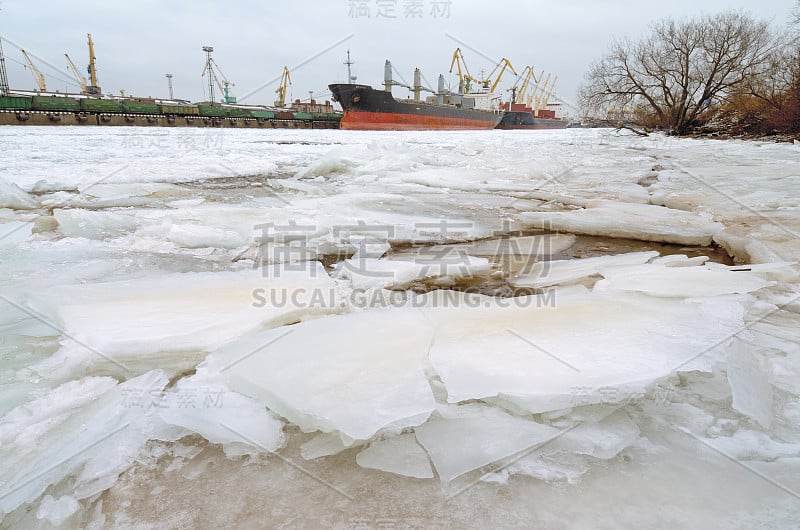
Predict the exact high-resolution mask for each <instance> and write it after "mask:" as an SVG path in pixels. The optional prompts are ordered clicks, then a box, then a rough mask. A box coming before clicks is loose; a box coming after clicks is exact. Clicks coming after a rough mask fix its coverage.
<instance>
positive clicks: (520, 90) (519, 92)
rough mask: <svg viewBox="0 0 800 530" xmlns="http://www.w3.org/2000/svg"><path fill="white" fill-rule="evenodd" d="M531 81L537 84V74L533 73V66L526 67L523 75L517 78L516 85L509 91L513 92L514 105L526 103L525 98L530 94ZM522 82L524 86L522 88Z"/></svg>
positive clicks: (512, 100)
mask: <svg viewBox="0 0 800 530" xmlns="http://www.w3.org/2000/svg"><path fill="white" fill-rule="evenodd" d="M531 80H533V82H536V74H535V73H534V71H533V67H532V66H526V67H525V68H524V69H523V70H522V73H521V74H519V76H517V81H516V82H515V83H514V85H513V86H512V87H511V88H510V89H509V90H510V91H511V94H512V96H511V102H512V103H523V102H524V101H525V96H526V95H527V93H528V88H529V87H530V84H531ZM520 82H522V85H521V86H520Z"/></svg>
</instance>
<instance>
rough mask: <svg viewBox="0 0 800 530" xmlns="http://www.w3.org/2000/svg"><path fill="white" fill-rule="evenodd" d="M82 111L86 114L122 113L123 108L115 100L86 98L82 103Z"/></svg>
mask: <svg viewBox="0 0 800 530" xmlns="http://www.w3.org/2000/svg"><path fill="white" fill-rule="evenodd" d="M80 106H81V110H83V111H86V112H122V110H123V109H122V106H121V105H120V104H119V102H117V101H115V100H113V99H97V98H84V99H82V100H81V101H80Z"/></svg>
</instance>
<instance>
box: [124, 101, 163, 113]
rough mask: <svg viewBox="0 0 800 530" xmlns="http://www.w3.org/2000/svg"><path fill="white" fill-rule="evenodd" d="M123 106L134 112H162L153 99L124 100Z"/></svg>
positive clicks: (126, 109) (127, 110)
mask: <svg viewBox="0 0 800 530" xmlns="http://www.w3.org/2000/svg"><path fill="white" fill-rule="evenodd" d="M122 108H123V109H125V111H126V112H130V113H132V114H160V113H161V111H160V110H159V109H158V105H156V104H155V103H153V102H152V101H123V102H122Z"/></svg>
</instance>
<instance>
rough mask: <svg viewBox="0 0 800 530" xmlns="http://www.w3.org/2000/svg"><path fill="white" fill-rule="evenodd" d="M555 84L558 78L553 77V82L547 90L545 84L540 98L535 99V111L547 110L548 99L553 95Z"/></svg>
mask: <svg viewBox="0 0 800 530" xmlns="http://www.w3.org/2000/svg"><path fill="white" fill-rule="evenodd" d="M547 78H548V79H550V76H547ZM557 82H558V76H555V78H554V79H553V82H552V83H551V84H550V85H549V88H548V84H547V83H546V82H545V84H544V86H543V87H542V92H541V94H540V96H539V97H538V98H537V99H536V109H537V110H544V109H546V108H547V104H548V103H550V97H551V96H552V95H553V90H555V88H556V83H557Z"/></svg>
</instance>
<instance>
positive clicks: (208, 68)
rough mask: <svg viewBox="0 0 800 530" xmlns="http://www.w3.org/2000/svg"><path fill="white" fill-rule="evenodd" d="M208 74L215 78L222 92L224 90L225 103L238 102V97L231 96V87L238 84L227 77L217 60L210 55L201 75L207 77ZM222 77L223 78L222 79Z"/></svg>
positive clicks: (223, 98) (223, 100)
mask: <svg viewBox="0 0 800 530" xmlns="http://www.w3.org/2000/svg"><path fill="white" fill-rule="evenodd" d="M217 72H219V75H217ZM206 74H208V75H209V76H211V79H213V80H214V82H215V83H216V84H217V86H218V87H219V90H220V92H222V94H223V97H222V102H223V103H236V97H235V96H231V94H230V87H232V86H236V85H234V84H233V83H231V82H230V81H228V79H227V78H226V77H225V74H224V73H222V69H220V67H219V65H218V64H217V62H216V61H215V60H214V59H213V58H212V57H211V56H210V55H209V57H208V59H206V65H205V66H204V67H203V73H201V74H200V77H205V75H206ZM220 77H222V80H220ZM212 103H213V101H212Z"/></svg>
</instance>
